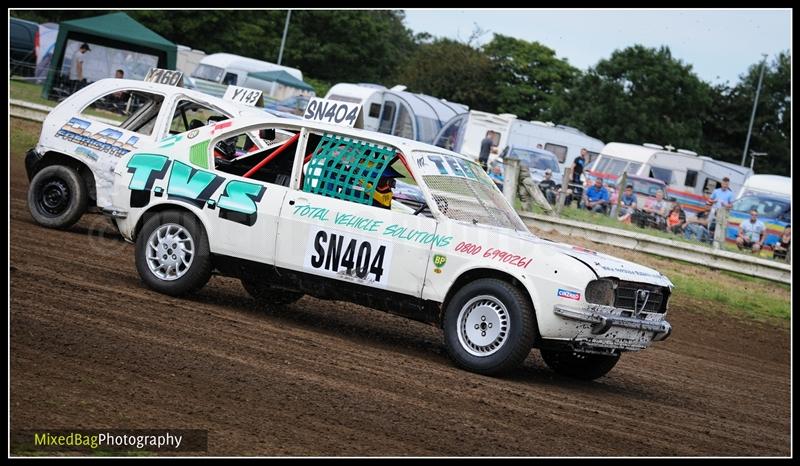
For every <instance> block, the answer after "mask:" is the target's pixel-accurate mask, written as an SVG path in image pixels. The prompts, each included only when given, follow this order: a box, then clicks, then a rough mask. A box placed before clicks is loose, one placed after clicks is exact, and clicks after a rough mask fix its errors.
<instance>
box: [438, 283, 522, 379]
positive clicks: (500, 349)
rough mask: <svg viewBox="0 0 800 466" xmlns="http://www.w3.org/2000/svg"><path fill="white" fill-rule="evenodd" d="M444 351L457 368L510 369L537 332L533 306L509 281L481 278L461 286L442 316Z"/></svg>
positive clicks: (485, 371)
mask: <svg viewBox="0 0 800 466" xmlns="http://www.w3.org/2000/svg"><path fill="white" fill-rule="evenodd" d="M443 328H444V339H445V346H446V347H447V352H448V354H449V355H450V357H451V358H452V359H453V360H454V361H455V362H456V364H458V365H459V366H460V367H462V368H464V369H467V370H469V371H472V372H477V373H479V374H486V375H493V374H499V373H502V372H507V371H509V370H512V369H515V368H516V367H518V366H519V365H520V364H522V361H524V360H525V357H527V356H528V353H530V350H531V347H532V346H533V341H534V339H535V334H536V324H535V321H534V312H533V307H532V305H531V303H530V301H529V300H528V299H527V297H526V296H525V295H523V293H522V292H521V291H520V290H519V289H517V288H516V287H514V286H512V285H511V284H510V283H507V282H504V281H502V280H498V279H494V278H482V279H479V280H475V281H474V282H471V283H469V284H468V285H466V286H464V287H463V288H461V289H460V290H459V291H458V292H456V294H455V295H453V297H452V299H451V300H450V302H449V303H448V305H447V308H446V309H445V314H444V321H443Z"/></svg>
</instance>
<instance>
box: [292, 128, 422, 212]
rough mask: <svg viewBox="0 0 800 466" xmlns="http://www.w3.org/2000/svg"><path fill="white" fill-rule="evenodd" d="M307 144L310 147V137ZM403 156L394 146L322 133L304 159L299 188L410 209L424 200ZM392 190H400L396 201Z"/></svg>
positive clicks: (345, 199)
mask: <svg viewBox="0 0 800 466" xmlns="http://www.w3.org/2000/svg"><path fill="white" fill-rule="evenodd" d="M307 147H309V148H310V147H312V145H311V140H310V139H309V145H308V146H307ZM402 157H403V156H402V154H400V153H399V152H398V151H397V150H396V149H395V148H393V147H388V146H382V145H379V144H374V143H370V142H366V141H361V140H357V139H352V138H349V137H344V136H339V135H335V134H329V133H325V134H323V135H322V136H321V137H320V138H319V140H318V142H317V144H316V146H315V147H314V149H313V151H310V153H309V154H308V155H307V156H306V159H305V160H304V163H305V165H304V167H303V182H302V190H303V191H304V192H307V193H312V194H318V195H321V196H325V197H330V198H334V199H341V200H344V201H348V202H354V203H357V204H362V205H370V206H375V207H380V208H386V209H391V210H393V211H398V210H399V211H403V212H407V213H413V212H414V207H415V206H416V207H419V206H421V205H422V204H424V203H425V200H424V197H423V196H422V195H421V191H419V188H416V186H414V184H416V183H415V182H414V180H413V179H412V178H411V175H410V173H409V171H408V170H407V169H406V167H405V164H404V163H403V161H402ZM400 180H402V181H400ZM398 181H400V183H399V187H398ZM412 183H413V184H412ZM395 193H402V194H398V197H397V201H399V202H393V200H394V198H395ZM404 204H405V205H404Z"/></svg>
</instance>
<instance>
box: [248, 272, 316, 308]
mask: <svg viewBox="0 0 800 466" xmlns="http://www.w3.org/2000/svg"><path fill="white" fill-rule="evenodd" d="M240 280H241V281H242V286H243V287H244V289H245V290H246V291H247V293H248V294H249V295H250V296H252V297H253V299H255V300H256V302H258V305H259V306H260V307H262V308H264V309H265V310H271V309H274V308H279V307H283V306H288V305H289V304H292V303H294V302H295V301H297V300H298V299H300V298H302V297H303V293H298V292H295V291H288V290H282V289H279V288H272V287H270V286H269V285H268V284H266V283H264V281H263V280H260V279H259V278H258V277H255V276H250V275H245V276H243V277H241V279H240Z"/></svg>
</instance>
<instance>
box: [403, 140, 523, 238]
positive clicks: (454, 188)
mask: <svg viewBox="0 0 800 466" xmlns="http://www.w3.org/2000/svg"><path fill="white" fill-rule="evenodd" d="M413 160H414V162H412V163H414V164H415V168H416V172H417V173H418V174H420V175H422V181H423V183H424V184H425V185H426V186H427V188H428V190H429V191H430V193H431V195H432V197H433V200H434V202H436V206H437V207H438V208H439V211H440V212H442V214H444V215H445V216H447V217H448V218H450V219H453V220H459V221H463V222H470V223H473V224H476V225H477V224H482V225H491V226H496V227H502V228H510V229H513V230H519V231H525V232H527V231H528V229H527V228H526V227H525V224H523V223H522V220H521V219H520V218H519V216H518V215H517V213H516V212H515V211H514V210H513V209H512V208H511V207H510V206H509V205H508V202H507V201H506V199H505V198H504V197H503V194H502V193H501V192H500V191H499V190H498V189H497V187H496V186H495V184H494V182H492V180H491V178H489V176H488V175H487V174H486V172H485V171H483V169H482V168H481V167H480V165H478V164H477V163H475V162H472V161H468V160H466V159H463V158H460V157H455V156H452V155H446V154H438V153H437V154H434V153H424V152H415V153H414V157H413Z"/></svg>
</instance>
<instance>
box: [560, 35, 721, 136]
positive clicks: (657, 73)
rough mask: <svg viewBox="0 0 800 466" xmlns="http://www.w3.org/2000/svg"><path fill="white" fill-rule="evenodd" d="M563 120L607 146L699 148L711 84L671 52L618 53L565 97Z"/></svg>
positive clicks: (640, 48)
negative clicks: (645, 144) (646, 144)
mask: <svg viewBox="0 0 800 466" xmlns="http://www.w3.org/2000/svg"><path fill="white" fill-rule="evenodd" d="M565 101H566V105H567V106H566V108H561V109H560V113H561V114H562V115H563V117H564V119H565V120H566V121H567V122H568V123H570V124H572V125H573V126H577V127H579V128H581V129H582V130H584V131H585V132H587V133H588V134H591V135H593V136H596V137H598V138H600V139H602V140H604V141H622V142H632V143H638V144H641V143H643V142H654V143H658V144H662V145H667V144H671V145H672V146H675V147H681V148H686V149H693V148H698V147H699V146H700V144H701V142H702V137H703V118H704V115H705V114H706V112H707V110H708V109H709V108H710V104H711V92H710V87H709V85H708V84H707V83H705V82H703V81H701V80H700V79H699V78H698V77H697V76H696V75H695V74H694V73H693V72H692V67H691V65H685V64H683V63H682V62H681V61H680V60H677V59H675V58H673V57H672V54H671V53H670V51H669V48H668V47H661V48H659V49H653V48H646V47H643V46H641V45H636V46H633V47H628V48H626V49H624V50H617V51H615V52H614V53H613V54H612V55H611V58H609V59H607V60H601V61H600V62H599V63H598V64H597V66H596V67H595V68H590V69H589V71H588V72H587V73H586V74H585V75H584V76H582V77H581V78H580V79H579V80H578V82H577V84H576V86H575V87H574V88H573V89H572V91H571V92H570V93H569V94H567V95H566V99H565Z"/></svg>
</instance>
